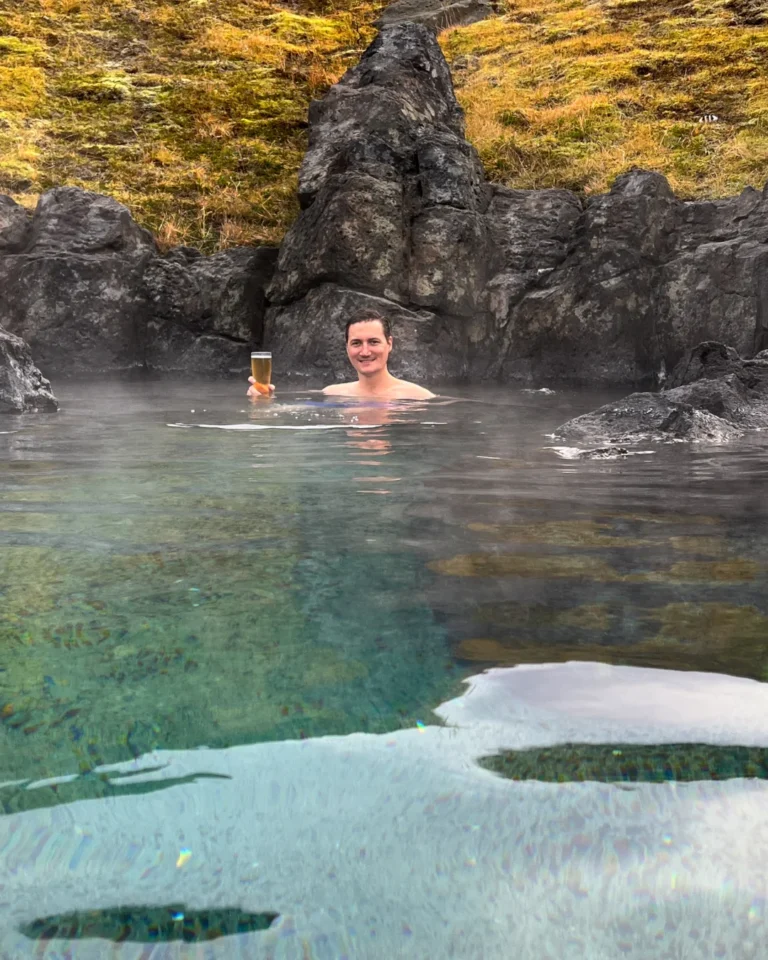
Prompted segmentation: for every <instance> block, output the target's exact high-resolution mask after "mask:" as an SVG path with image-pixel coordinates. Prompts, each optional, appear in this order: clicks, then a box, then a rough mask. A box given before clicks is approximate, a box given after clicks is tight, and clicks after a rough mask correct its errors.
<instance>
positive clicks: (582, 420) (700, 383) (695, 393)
mask: <svg viewBox="0 0 768 960" xmlns="http://www.w3.org/2000/svg"><path fill="white" fill-rule="evenodd" d="M669 383H670V388H669V389H666V390H663V391H661V392H660V393H633V394H632V395H631V396H629V397H626V398H625V399H623V400H619V401H617V402H616V403H609V404H606V405H605V406H603V407H600V408H599V409H598V410H595V411H593V412H592V413H587V414H584V415H583V416H581V417H576V418H575V419H573V420H569V421H568V422H567V423H565V424H563V426H561V427H559V428H558V429H557V430H556V431H555V435H556V436H557V437H561V438H563V439H567V440H570V441H575V442H577V443H590V444H591V443H595V442H604V441H606V440H607V441H610V442H613V443H617V442H624V443H626V442H632V441H633V440H694V441H704V442H710V443H723V442H725V441H728V440H733V439H736V438H737V437H740V436H743V434H744V432H745V431H746V430H749V429H755V428H764V427H767V426H768V358H765V359H764V358H755V359H753V360H742V359H741V358H740V357H739V355H738V353H737V352H736V351H735V350H734V349H733V348H732V347H727V346H725V345H723V344H721V343H714V342H711V341H710V342H706V343H700V344H699V345H698V346H697V347H694V348H693V349H692V350H690V351H689V352H688V354H687V355H686V356H685V357H684V358H683V360H681V362H680V363H679V364H678V366H677V367H676V368H675V370H674V371H673V373H672V376H671V377H670V381H669Z"/></svg>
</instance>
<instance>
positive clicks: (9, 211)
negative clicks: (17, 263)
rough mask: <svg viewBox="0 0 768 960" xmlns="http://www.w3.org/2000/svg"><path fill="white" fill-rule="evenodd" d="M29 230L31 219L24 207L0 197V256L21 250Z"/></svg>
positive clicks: (25, 242) (9, 199) (8, 198)
mask: <svg viewBox="0 0 768 960" xmlns="http://www.w3.org/2000/svg"><path fill="white" fill-rule="evenodd" d="M31 228H32V223H31V219H30V216H29V214H28V213H27V211H26V210H25V209H24V207H22V206H20V205H19V204H18V203H16V202H15V201H14V200H12V199H11V198H10V197H4V196H1V195H0V256H2V255H3V254H4V253H18V252H19V250H22V249H23V248H24V247H25V246H26V244H27V241H28V239H29V234H30V231H31Z"/></svg>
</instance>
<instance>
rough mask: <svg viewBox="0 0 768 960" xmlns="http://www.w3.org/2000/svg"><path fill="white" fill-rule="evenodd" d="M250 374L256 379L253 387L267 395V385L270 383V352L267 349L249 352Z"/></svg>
mask: <svg viewBox="0 0 768 960" xmlns="http://www.w3.org/2000/svg"><path fill="white" fill-rule="evenodd" d="M251 376H252V377H253V379H254V380H255V381H256V383H254V387H256V389H257V390H258V391H259V393H262V394H264V396H269V385H270V383H272V354H271V353H269V352H268V351H264V350H262V351H259V352H258V353H252V354H251Z"/></svg>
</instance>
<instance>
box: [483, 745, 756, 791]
mask: <svg viewBox="0 0 768 960" xmlns="http://www.w3.org/2000/svg"><path fill="white" fill-rule="evenodd" d="M478 762H479V764H480V766H481V767H484V768H485V769H486V770H492V771H493V772H494V773H498V774H500V775H501V776H502V777H506V778H507V779H509V780H539V781H542V782H545V783H583V782H585V781H598V782H600V783H665V782H669V781H676V782H691V781H696V780H730V779H733V778H737V777H747V778H754V779H759V780H768V749H765V748H760V747H739V746H733V747H718V746H713V745H712V744H707V743H665V744H648V745H646V744H636V743H631V744H626V743H615V744H589V743H566V744H563V745H562V746H556V747H540V748H533V749H529V750H516V751H512V750H510V751H503V752H501V753H498V754H496V755H495V756H492V757H483V758H481V759H480V760H479V761H478Z"/></svg>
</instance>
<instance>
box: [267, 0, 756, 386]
mask: <svg viewBox="0 0 768 960" xmlns="http://www.w3.org/2000/svg"><path fill="white" fill-rule="evenodd" d="M397 9H398V6H397V5H393V6H391V7H389V8H387V13H386V15H385V16H384V17H383V19H382V23H384V24H385V25H384V26H383V28H382V30H381V33H380V34H379V36H378V38H377V39H376V40H375V41H374V43H373V44H372V45H371V47H370V48H369V49H368V50H367V51H366V53H365V55H364V56H363V58H362V60H361V62H360V64H359V65H358V66H357V67H354V68H353V69H352V70H350V71H349V72H348V73H347V74H346V75H345V76H344V77H343V78H342V80H341V81H340V82H339V83H338V84H336V85H335V86H334V87H332V88H331V90H330V91H329V93H328V95H327V97H326V98H325V100H323V101H322V102H320V103H316V104H313V106H312V108H311V110H310V137H309V149H308V151H307V154H306V157H305V159H304V163H303V165H302V169H301V172H300V176H299V194H300V199H301V202H302V206H303V208H304V209H303V212H302V214H301V215H300V217H299V218H298V220H297V221H296V222H295V224H294V225H293V227H292V228H291V230H290V231H289V233H288V235H287V236H286V238H285V241H284V243H283V246H282V248H281V251H280V256H279V259H278V263H277V269H276V272H275V278H274V280H273V283H272V285H271V287H270V288H269V291H268V296H269V297H270V299H271V300H272V301H273V303H274V304H275V306H274V307H273V308H272V310H271V312H268V316H267V335H268V337H269V339H270V343H271V345H272V346H273V349H274V351H275V354H276V363H277V366H278V367H279V368H281V369H285V368H286V364H287V359H288V357H289V356H295V353H294V352H293V350H292V347H291V345H290V343H289V341H290V339H291V338H292V337H294V336H296V331H295V330H292V329H291V328H290V325H289V323H288V317H289V316H291V315H295V316H297V317H298V316H301V317H302V322H303V323H309V324H310V325H311V327H312V329H311V330H309V331H307V330H302V333H301V336H302V337H310V338H312V337H314V338H316V339H317V340H318V341H321V340H323V339H324V337H323V333H324V330H325V328H326V323H327V322H328V321H329V320H330V318H331V317H334V318H335V317H336V315H337V308H336V306H335V305H333V304H332V303H331V300H330V299H329V298H328V297H326V298H325V299H324V301H323V302H324V307H323V309H324V310H327V311H329V312H328V313H324V314H321V313H318V314H312V315H310V313H309V312H308V311H306V310H304V309H302V308H301V306H300V305H301V303H302V302H303V301H304V300H305V299H306V298H307V297H308V296H309V294H310V292H311V291H312V290H314V289H315V288H316V287H317V286H319V285H321V284H329V283H330V284H333V285H334V287H335V288H337V289H338V290H345V291H356V292H358V293H359V294H364V295H368V296H373V297H377V298H379V300H380V301H382V306H381V308H380V309H383V311H384V312H385V313H388V315H389V316H390V317H391V318H392V319H394V317H395V315H396V314H397V312H398V311H399V310H402V309H405V310H406V311H410V312H419V311H423V310H427V311H429V313H430V314H431V315H432V317H433V320H432V323H433V324H434V326H435V328H436V329H440V330H449V331H450V336H449V337H448V341H449V342H450V343H451V344H458V345H459V346H458V348H457V352H456V356H455V357H454V358H453V362H452V361H451V358H446V357H440V356H438V355H437V353H436V352H435V353H432V354H431V355H429V356H426V357H425V358H424V361H423V363H422V364H421V367H422V368H423V370H424V371H425V376H426V378H427V379H431V380H435V378H437V377H438V375H439V374H438V371H440V372H441V373H442V374H444V375H448V376H452V377H458V376H461V375H462V374H463V373H469V374H470V375H471V377H472V378H473V380H478V379H487V378H497V379H501V380H505V381H518V382H525V383H530V382H537V381H538V382H542V381H543V382H551V381H561V382H562V381H571V382H582V383H600V384H621V383H635V384H649V385H650V384H652V383H654V382H655V381H656V379H657V378H658V377H661V376H662V375H663V371H664V370H669V369H671V368H672V367H673V366H674V365H675V364H676V363H677V362H678V360H680V358H681V357H682V356H684V354H685V352H686V350H688V349H689V348H690V346H691V345H692V344H694V343H697V342H699V341H702V340H710V339H711V340H719V341H723V342H728V343H731V344H733V346H734V348H735V349H736V350H737V352H738V353H739V354H741V355H744V356H749V355H750V354H751V353H753V352H754V351H756V350H759V349H762V347H763V346H766V345H768V229H767V228H768V196H767V195H766V194H760V193H758V192H757V191H754V190H746V191H744V192H743V193H742V194H741V195H740V196H738V197H734V198H730V199H728V200H718V201H712V202H696V203H684V202H682V201H680V200H678V199H677V198H676V197H675V195H674V194H673V192H672V190H671V189H670V187H669V184H668V183H667V181H666V180H665V179H664V177H662V176H661V175H660V174H657V173H652V172H646V171H640V170H633V171H630V172H628V173H627V174H625V175H623V176H621V177H619V178H618V179H617V180H616V182H615V184H614V185H613V188H612V189H611V191H610V192H609V193H608V194H605V195H603V196H598V197H593V198H591V199H589V200H588V201H585V200H583V199H582V198H579V197H577V196H576V195H575V194H573V193H571V192H569V191H566V190H525V191H524V190H511V189H508V188H505V187H500V186H493V185H491V184H489V183H488V182H487V181H486V180H485V177H484V174H483V171H482V167H481V165H480V163H479V160H478V157H477V154H476V153H475V151H474V150H473V149H472V147H471V146H469V145H468V144H467V143H466V141H465V139H464V128H463V118H462V114H461V110H460V108H459V106H458V104H457V102H456V99H455V96H454V93H453V88H452V85H451V80H450V76H449V74H448V70H447V67H446V64H445V60H444V59H443V56H442V53H441V51H440V48H439V46H438V44H437V42H436V40H435V37H434V35H433V34H432V33H431V32H430V30H428V29H427V28H426V27H425V26H423V25H421V24H416V23H413V22H401V23H397V24H395V25H386V24H387V21H388V19H391V18H394V17H395V11H396V10H397ZM277 305H279V306H277ZM289 308H290V309H289ZM278 315H279V317H280V323H279V324H275V323H272V319H271V318H276V317H277V316H278ZM394 332H395V336H396V338H397V333H398V331H397V329H396V328H395V331H394ZM405 339H406V340H407V336H406V337H405ZM400 340H401V341H402V340H403V334H402V333H401V336H400ZM323 365H324V366H325V367H327V368H330V367H331V366H332V364H331V363H325V361H323Z"/></svg>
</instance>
